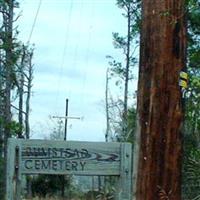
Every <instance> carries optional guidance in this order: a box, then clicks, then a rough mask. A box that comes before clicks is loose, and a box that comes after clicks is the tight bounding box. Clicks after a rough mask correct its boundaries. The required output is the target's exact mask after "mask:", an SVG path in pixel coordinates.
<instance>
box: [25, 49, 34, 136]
mask: <svg viewBox="0 0 200 200" xmlns="http://www.w3.org/2000/svg"><path fill="white" fill-rule="evenodd" d="M32 58H33V52H30V53H29V58H28V77H27V84H28V85H27V97H26V115H25V135H26V139H29V138H30V123H29V116H30V98H31V88H32V80H33V65H32Z"/></svg>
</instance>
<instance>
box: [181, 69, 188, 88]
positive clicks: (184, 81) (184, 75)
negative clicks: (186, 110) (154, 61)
mask: <svg viewBox="0 0 200 200" xmlns="http://www.w3.org/2000/svg"><path fill="white" fill-rule="evenodd" d="M179 86H181V87H182V88H183V89H186V88H187V87H188V74H187V73H186V72H183V71H181V72H180V79H179Z"/></svg>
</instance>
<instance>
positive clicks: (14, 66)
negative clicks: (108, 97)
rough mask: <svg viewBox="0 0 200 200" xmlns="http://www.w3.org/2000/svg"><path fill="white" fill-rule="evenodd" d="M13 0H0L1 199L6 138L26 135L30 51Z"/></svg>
mask: <svg viewBox="0 0 200 200" xmlns="http://www.w3.org/2000/svg"><path fill="white" fill-rule="evenodd" d="M17 8H19V3H18V2H17V1H16V0H1V1H0V168H1V172H2V173H1V175H0V190H1V191H0V199H3V196H4V194H5V180H6V177H5V174H6V157H7V152H6V148H7V140H8V138H10V137H17V138H29V136H30V125H29V113H30V98H31V88H32V81H33V64H32V58H33V51H34V49H33V48H32V46H31V45H30V44H28V43H26V44H25V43H24V42H23V41H20V40H18V38H17V37H18V33H19V32H18V31H19V30H18V27H17V25H16V22H17V20H18V18H19V17H20V16H19V15H17V14H16V13H17V12H16V10H17Z"/></svg>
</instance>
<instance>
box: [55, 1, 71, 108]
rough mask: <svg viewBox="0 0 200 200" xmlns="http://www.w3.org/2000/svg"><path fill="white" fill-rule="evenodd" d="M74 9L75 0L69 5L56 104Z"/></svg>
mask: <svg viewBox="0 0 200 200" xmlns="http://www.w3.org/2000/svg"><path fill="white" fill-rule="evenodd" d="M72 10H73V0H71V2H70V7H69V14H68V21H67V26H66V32H65V43H64V48H63V53H62V58H61V64H60V69H59V74H58V81H57V83H58V84H57V91H56V95H55V97H56V99H55V102H56V103H55V105H57V104H58V103H57V101H58V98H59V92H60V85H61V79H62V74H63V67H64V62H65V55H66V51H67V45H68V38H69V26H70V23H71V15H72ZM55 110H56V109H55Z"/></svg>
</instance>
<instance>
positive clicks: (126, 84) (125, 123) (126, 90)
mask: <svg viewBox="0 0 200 200" xmlns="http://www.w3.org/2000/svg"><path fill="white" fill-rule="evenodd" d="M127 21H128V24H127V25H128V27H127V49H126V70H125V83H124V86H125V87H124V113H123V137H124V138H126V134H127V129H128V122H127V113H128V82H129V67H130V42H131V8H130V2H129V3H128V4H127Z"/></svg>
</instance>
